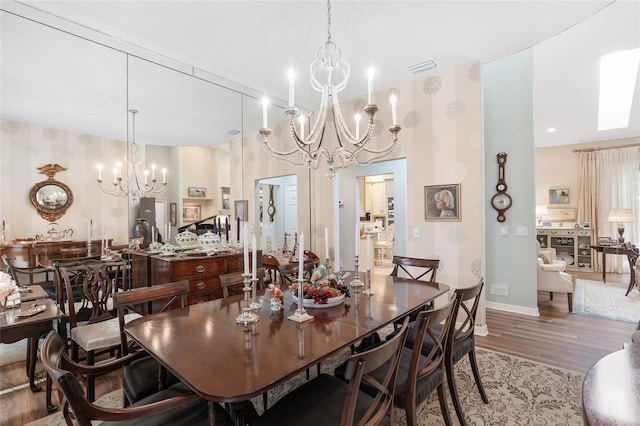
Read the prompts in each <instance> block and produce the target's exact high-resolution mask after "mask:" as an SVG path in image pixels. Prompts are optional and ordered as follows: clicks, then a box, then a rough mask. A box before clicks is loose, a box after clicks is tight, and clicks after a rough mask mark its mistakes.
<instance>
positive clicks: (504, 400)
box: [29, 348, 583, 426]
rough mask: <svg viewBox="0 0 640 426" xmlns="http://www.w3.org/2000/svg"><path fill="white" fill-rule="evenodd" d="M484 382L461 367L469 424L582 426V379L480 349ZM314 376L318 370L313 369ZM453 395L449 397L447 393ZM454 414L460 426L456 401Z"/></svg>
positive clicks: (114, 397)
mask: <svg viewBox="0 0 640 426" xmlns="http://www.w3.org/2000/svg"><path fill="white" fill-rule="evenodd" d="M477 354H478V365H479V367H480V372H481V376H482V383H483V384H484V388H485V390H486V392H487V395H488V397H489V404H484V403H483V402H482V399H481V398H480V394H479V393H478V391H477V389H476V387H475V381H474V379H473V374H472V372H471V367H470V366H469V363H468V362H467V359H468V358H465V359H464V360H463V361H460V362H459V363H458V364H457V365H456V383H457V385H458V392H459V396H460V400H461V403H462V407H463V410H464V412H465V416H466V420H467V423H468V424H473V425H532V424H534V425H571V426H574V425H581V424H583V422H582V399H581V398H582V380H583V375H582V374H579V373H575V372H572V371H568V370H564V369H561V368H556V367H551V366H548V365H545V364H540V363H537V362H534V361H528V360H525V359H522V358H518V357H514V356H511V355H506V354H502V353H499V352H494V351H490V350H487V349H481V348H478V349H477ZM348 355H349V352H348V351H345V352H342V353H341V354H340V355H337V356H335V357H333V358H331V359H329V360H326V361H324V362H323V363H322V371H323V372H324V373H332V372H333V369H334V368H335V366H337V365H339V364H340V363H341V362H342V361H343V360H344V359H346V357H347V356H348ZM312 371H313V372H315V369H312ZM304 380H305V375H304V374H299V375H297V376H295V377H293V378H291V379H289V380H288V381H286V382H284V383H282V384H281V385H279V386H277V387H276V388H274V389H272V390H270V391H269V393H268V400H269V405H271V404H273V403H274V402H275V401H277V400H278V399H279V398H281V397H282V396H283V395H285V394H286V393H287V392H289V391H290V390H291V389H293V388H295V387H297V386H299V385H300V384H301V383H303V382H304ZM447 395H448V394H447ZM121 396H122V392H121V391H120V390H118V391H114V392H111V393H109V394H107V395H105V396H103V397H101V398H99V400H98V401H97V403H99V404H100V405H103V406H110V407H117V406H121V405H120V404H121V399H120V398H121ZM448 400H449V414H450V415H451V416H452V419H453V421H454V424H458V421H457V417H456V414H455V410H454V408H453V405H452V404H451V398H450V397H449V396H448ZM252 402H253V404H254V406H255V408H256V411H258V413H262V411H263V407H262V397H257V398H254V399H252ZM395 410H396V411H395V413H394V415H395V418H396V420H397V423H398V424H400V425H406V424H407V421H406V417H405V413H404V410H401V409H397V408H396V409H395ZM64 424H65V423H64V420H63V418H62V415H61V414H60V413H55V414H53V415H50V416H48V417H45V418H43V419H40V420H37V421H35V422H32V423H29V425H30V426H58V425H60V426H63V425H64ZM418 424H419V425H443V424H444V421H443V420H442V414H441V412H440V405H439V403H438V398H437V393H436V392H434V393H433V394H432V395H431V396H430V397H429V399H428V400H427V401H425V402H424V403H422V404H421V405H420V406H419V407H418Z"/></svg>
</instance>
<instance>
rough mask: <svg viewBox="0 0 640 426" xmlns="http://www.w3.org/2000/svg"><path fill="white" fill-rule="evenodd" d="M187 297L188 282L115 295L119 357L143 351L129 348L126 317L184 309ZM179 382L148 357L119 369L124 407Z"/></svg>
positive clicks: (161, 285)
mask: <svg viewBox="0 0 640 426" xmlns="http://www.w3.org/2000/svg"><path fill="white" fill-rule="evenodd" d="M188 294H189V281H187V280H182V281H178V282H174V283H168V284H160V285H155V286H152V287H146V288H137V289H133V290H130V291H120V292H116V293H114V295H113V302H114V307H115V308H116V309H117V311H118V325H119V328H120V350H121V354H122V355H123V356H126V355H128V354H129V352H130V351H132V350H133V351H140V350H142V349H141V348H139V347H138V348H135V347H132V346H131V344H132V341H131V340H130V339H128V338H127V335H126V333H125V331H124V326H125V324H126V321H125V318H126V316H127V314H137V315H139V316H145V315H150V314H152V313H158V312H164V311H166V310H168V309H173V308H183V307H185V306H187V295H188ZM178 382H179V380H178V379H177V378H176V377H175V376H174V375H173V374H171V373H168V372H167V371H166V369H165V368H163V367H161V365H160V364H159V363H158V361H156V360H155V359H154V358H153V357H151V356H150V355H147V356H145V357H143V358H139V359H136V360H134V361H132V362H131V363H128V364H125V365H124V367H123V369H122V390H123V393H124V406H125V407H126V406H128V405H129V404H134V403H136V402H138V401H140V400H141V399H143V398H146V397H148V396H149V395H151V394H153V393H156V392H157V391H158V390H162V389H164V388H166V387H167V386H170V385H173V384H175V383H178Z"/></svg>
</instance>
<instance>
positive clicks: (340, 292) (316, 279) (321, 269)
mask: <svg viewBox="0 0 640 426" xmlns="http://www.w3.org/2000/svg"><path fill="white" fill-rule="evenodd" d="M327 265H328V261H326V260H325V261H324V262H323V263H321V264H320V265H318V266H317V267H316V268H315V269H314V270H313V272H312V273H311V278H310V279H309V280H305V282H304V283H303V285H302V292H303V299H302V300H303V306H304V307H306V308H329V307H332V306H337V305H339V304H340V303H342V302H344V299H345V297H348V296H349V287H348V286H346V285H344V283H343V282H342V279H341V276H340V275H339V274H338V275H336V274H331V273H329V271H328V266H327ZM289 290H290V291H291V294H292V295H293V301H294V302H296V303H298V284H297V283H295V284H292V285H290V286H289Z"/></svg>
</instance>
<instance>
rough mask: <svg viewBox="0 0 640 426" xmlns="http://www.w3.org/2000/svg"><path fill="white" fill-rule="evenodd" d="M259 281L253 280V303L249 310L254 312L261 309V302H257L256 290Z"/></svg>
mask: <svg viewBox="0 0 640 426" xmlns="http://www.w3.org/2000/svg"><path fill="white" fill-rule="evenodd" d="M257 283H258V279H257V278H252V279H251V303H250V304H249V308H251V310H253V311H257V310H258V309H260V306H261V305H260V302H257V301H256V288H257Z"/></svg>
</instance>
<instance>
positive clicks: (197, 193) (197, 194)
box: [187, 186, 207, 198]
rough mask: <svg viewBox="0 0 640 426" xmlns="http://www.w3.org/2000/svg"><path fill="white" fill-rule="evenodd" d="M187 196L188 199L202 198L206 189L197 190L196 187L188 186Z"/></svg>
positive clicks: (205, 194)
mask: <svg viewBox="0 0 640 426" xmlns="http://www.w3.org/2000/svg"><path fill="white" fill-rule="evenodd" d="M187 194H188V195H187V196H188V197H189V198H204V197H206V196H207V189H206V188H199V187H197V186H190V187H189V190H188V191H187Z"/></svg>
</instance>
